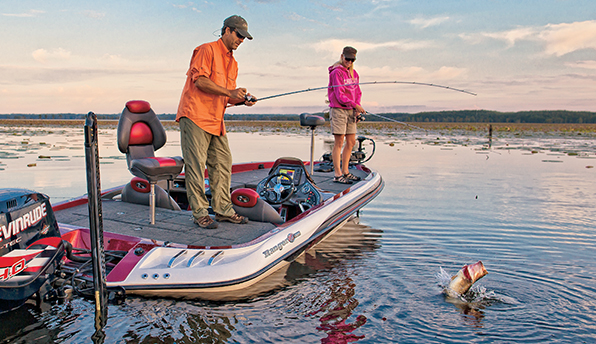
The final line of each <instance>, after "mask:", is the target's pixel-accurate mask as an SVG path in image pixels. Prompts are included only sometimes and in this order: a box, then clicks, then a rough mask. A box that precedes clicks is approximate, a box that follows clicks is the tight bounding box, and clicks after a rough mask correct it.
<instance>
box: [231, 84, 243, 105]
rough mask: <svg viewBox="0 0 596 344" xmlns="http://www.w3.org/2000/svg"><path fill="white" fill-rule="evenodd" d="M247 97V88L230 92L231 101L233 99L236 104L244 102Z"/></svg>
mask: <svg viewBox="0 0 596 344" xmlns="http://www.w3.org/2000/svg"><path fill="white" fill-rule="evenodd" d="M245 96H246V88H243V87H239V88H237V89H235V90H231V91H230V99H233V101H234V102H238V101H240V100H244V97H245Z"/></svg>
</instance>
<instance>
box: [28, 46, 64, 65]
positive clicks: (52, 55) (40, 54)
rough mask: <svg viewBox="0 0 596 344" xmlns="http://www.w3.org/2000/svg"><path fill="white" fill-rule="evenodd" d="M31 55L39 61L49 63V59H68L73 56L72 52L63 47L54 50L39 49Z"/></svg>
mask: <svg viewBox="0 0 596 344" xmlns="http://www.w3.org/2000/svg"><path fill="white" fill-rule="evenodd" d="M31 56H33V59H34V60H35V61H37V62H41V63H47V62H48V61H49V60H68V59H70V57H71V52H70V51H67V50H65V49H62V48H58V49H54V50H53V51H52V52H48V51H47V50H45V49H37V50H35V51H34V52H33V53H31Z"/></svg>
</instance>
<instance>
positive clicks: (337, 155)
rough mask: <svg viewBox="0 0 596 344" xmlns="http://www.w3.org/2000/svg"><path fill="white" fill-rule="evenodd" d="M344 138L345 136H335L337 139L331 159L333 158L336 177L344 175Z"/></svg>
mask: <svg viewBox="0 0 596 344" xmlns="http://www.w3.org/2000/svg"><path fill="white" fill-rule="evenodd" d="M344 136H345V135H340V134H333V137H335V143H334V145H333V151H332V152H331V157H332V158H333V169H334V170H335V176H336V177H339V176H342V175H343V173H342V172H341V160H342V159H341V148H342V146H343V145H344Z"/></svg>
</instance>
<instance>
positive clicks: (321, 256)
mask: <svg viewBox="0 0 596 344" xmlns="http://www.w3.org/2000/svg"><path fill="white" fill-rule="evenodd" d="M0 132H1V135H0V178H1V179H0V187H2V188H4V187H25V188H31V189H34V190H37V191H42V192H45V193H47V194H49V195H50V196H51V198H52V201H53V202H54V203H56V202H59V201H62V200H66V199H69V198H72V197H75V196H79V195H81V194H83V193H85V192H86V179H85V168H84V150H83V137H82V129H72V128H24V129H18V130H17V129H14V128H6V127H0ZM114 134H115V130H114V129H103V130H101V131H100V148H99V151H100V155H101V156H102V159H101V175H102V187H103V188H104V189H105V188H109V187H112V186H116V185H120V184H123V183H125V182H127V181H128V180H130V178H131V175H130V174H129V172H128V171H127V170H126V163H125V160H124V158H123V156H122V154H121V153H120V152H118V150H117V147H116V143H115V135H114ZM499 135H500V136H497V137H495V138H494V140H493V142H492V145H491V147H489V146H488V142H487V139H486V137H483V136H481V135H480V134H474V133H458V132H439V131H428V132H425V131H415V130H414V131H409V130H407V131H402V130H401V128H398V130H397V131H396V132H393V133H373V135H369V137H371V138H373V139H374V140H375V141H376V143H377V145H376V153H375V156H374V157H373V158H372V160H371V161H369V162H368V163H367V165H368V166H369V167H371V168H373V169H376V170H378V171H379V172H380V173H381V175H382V176H383V178H384V180H385V183H386V186H385V189H384V191H383V192H382V193H381V194H380V195H379V196H378V197H377V198H376V199H375V200H373V201H372V202H371V203H370V204H368V205H367V206H366V207H365V208H363V210H361V212H360V217H359V219H357V220H355V221H353V222H350V223H348V224H347V225H346V226H344V227H343V228H342V229H340V230H339V231H338V232H336V233H335V234H334V235H332V236H330V237H329V238H327V239H326V240H324V241H323V242H321V243H320V244H319V245H318V246H316V247H315V248H314V249H311V250H309V251H307V252H306V254H305V255H304V256H303V257H301V258H300V259H298V260H297V261H296V262H294V263H292V265H291V266H290V268H289V269H288V270H287V271H285V272H284V275H283V276H282V278H283V283H281V284H280V285H279V286H278V287H277V288H274V289H273V290H272V291H269V292H267V293H265V294H262V295H257V296H255V297H254V298H252V299H250V300H245V301H242V302H228V303H225V302H224V303H210V302H204V301H201V300H191V301H179V300H171V299H147V298H141V297H128V298H127V299H126V300H125V301H124V302H123V303H122V304H118V305H115V304H114V305H110V306H109V309H108V313H109V318H108V322H107V326H106V327H105V335H106V337H105V339H104V342H105V343H161V342H164V343H197V342H202V343H211V342H222V343H292V342H294V343H319V342H320V343H348V342H359V343H398V342H399V343H472V342H473V343H545V342H553V343H554V342H556V343H562V342H563V343H580V342H596V301H595V298H596V279H595V278H594V276H596V185H595V183H594V181H595V180H596V168H594V167H595V165H596V143H595V142H596V140H595V137H594V136H593V135H592V136H590V135H551V134H533V135H527V136H524V135H521V136H520V135H513V134H510V135H503V134H499ZM168 137H169V143H168V145H167V146H166V147H165V148H164V149H162V150H161V151H160V152H159V155H171V154H175V155H180V148H179V135H178V133H177V132H175V131H171V132H168ZM229 138H230V144H231V148H232V153H233V155H234V160H235V162H248V161H261V160H272V159H275V158H277V157H279V156H296V157H299V158H301V159H303V160H309V154H310V150H309V144H310V134H309V132H308V131H306V130H305V131H303V132H301V133H298V134H295V133H294V134H279V133H276V134H272V133H243V132H234V133H230V134H229ZM329 139H330V136H329V135H328V134H326V133H321V134H319V135H317V138H316V149H315V157H317V158H318V157H319V156H321V154H322V153H324V152H325V151H326V150H328V144H326V143H325V142H324V141H325V140H329ZM369 148H370V147H369ZM368 152H369V153H370V150H369V151H368ZM28 165H29V167H28ZM479 260H481V261H482V262H483V263H484V265H485V267H486V269H487V270H488V272H489V274H488V275H487V276H485V277H484V278H483V279H481V280H480V281H479V282H477V283H476V284H475V286H474V287H473V289H472V290H471V292H470V293H468V294H466V295H465V298H449V297H446V296H445V295H444V294H443V293H442V287H441V285H444V283H445V279H446V278H448V276H450V275H453V274H455V273H457V271H458V270H459V269H460V268H461V267H462V266H463V265H465V264H469V263H475V262H477V261H479ZM276 283H279V282H276ZM94 317H95V311H94V305H93V303H91V302H90V301H87V300H84V299H81V298H76V297H75V298H73V299H71V300H67V301H65V302H64V303H62V304H55V305H43V306H42V308H41V309H39V308H35V307H34V305H29V304H27V305H26V306H25V307H23V308H21V309H19V310H18V311H16V312H14V313H11V314H9V315H3V316H0V339H1V342H2V343H9V342H10V343H31V342H35V343H82V342H91V336H92V334H93V333H94V332H95V327H94Z"/></svg>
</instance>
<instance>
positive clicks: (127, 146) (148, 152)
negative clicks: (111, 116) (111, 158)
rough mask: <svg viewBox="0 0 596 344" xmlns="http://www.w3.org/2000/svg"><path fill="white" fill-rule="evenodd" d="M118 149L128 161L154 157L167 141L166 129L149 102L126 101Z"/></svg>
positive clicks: (121, 117) (120, 126)
mask: <svg viewBox="0 0 596 344" xmlns="http://www.w3.org/2000/svg"><path fill="white" fill-rule="evenodd" d="M117 137H118V149H119V150H120V152H122V153H124V154H126V157H127V161H128V163H129V166H130V161H131V160H134V159H140V158H148V157H154V156H155V151H156V150H158V149H160V148H161V147H163V146H164V145H165V143H166V131H165V129H164V127H163V125H162V124H161V122H160V121H159V119H158V118H157V115H155V112H153V110H152V109H151V106H150V105H149V103H148V102H146V101H143V100H131V101H129V102H128V103H126V107H125V108H124V110H123V111H122V115H121V116H120V121H119V122H118V130H117Z"/></svg>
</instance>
